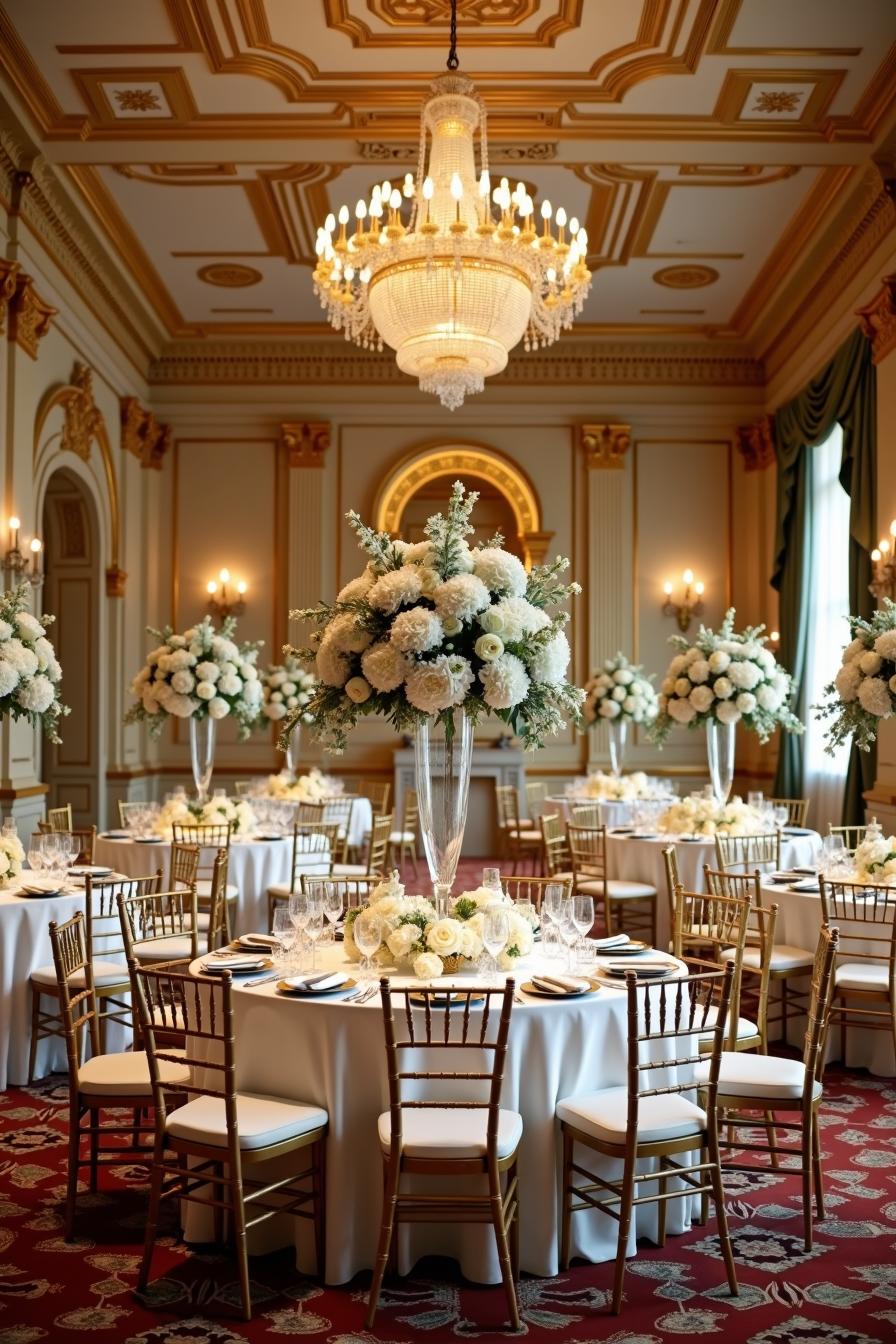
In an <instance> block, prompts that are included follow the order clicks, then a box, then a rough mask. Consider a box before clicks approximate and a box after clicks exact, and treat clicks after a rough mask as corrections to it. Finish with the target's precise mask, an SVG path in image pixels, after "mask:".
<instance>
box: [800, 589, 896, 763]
mask: <svg viewBox="0 0 896 1344" xmlns="http://www.w3.org/2000/svg"><path fill="white" fill-rule="evenodd" d="M849 628H850V632H851V634H852V636H853V638H852V643H850V644H847V646H846V648H845V649H844V650H843V655H842V658H841V660H840V662H841V666H840V670H839V671H838V673H837V675H836V676H835V677H834V680H833V681H832V682H831V684H830V685H829V686H825V688H824V693H825V695H826V696H828V697H829V698H828V700H827V701H826V702H825V703H824V704H821V705H815V706H814V708H815V709H816V711H817V716H816V717H817V718H819V719H823V718H830V719H831V720H832V722H831V723H829V724H828V728H827V740H828V750H829V751H831V752H833V750H834V749H835V748H836V747H839V746H840V745H841V744H842V743H844V742H846V741H847V740H848V739H849V738H850V737H851V738H852V740H853V741H854V742H855V744H856V746H857V747H858V748H859V749H860V750H861V751H870V749H871V744H872V743H873V742H874V740H875V739H876V737H877V734H878V724H879V723H880V721H881V719H889V718H890V716H891V715H892V714H894V713H896V602H892V601H891V600H890V598H888V597H885V598H884V599H883V602H882V604H881V606H880V609H879V610H878V611H876V612H875V613H874V615H873V616H872V617H871V619H870V620H868V621H865V620H862V618H861V617H859V616H850V618H849Z"/></svg>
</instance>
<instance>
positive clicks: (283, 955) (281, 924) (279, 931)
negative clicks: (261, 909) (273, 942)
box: [271, 905, 298, 963]
mask: <svg viewBox="0 0 896 1344" xmlns="http://www.w3.org/2000/svg"><path fill="white" fill-rule="evenodd" d="M271 932H272V934H273V935H274V937H275V938H276V939H277V943H278V954H277V959H278V960H279V961H282V962H284V963H286V962H287V960H288V958H289V954H290V952H291V951H292V949H293V947H294V946H295V942H296V936H297V933H298V930H297V929H296V926H295V924H294V923H293V921H292V916H291V914H290V911H289V907H288V906H285V905H278V906H276V907H275V909H274V918H273V921H272V923H271Z"/></svg>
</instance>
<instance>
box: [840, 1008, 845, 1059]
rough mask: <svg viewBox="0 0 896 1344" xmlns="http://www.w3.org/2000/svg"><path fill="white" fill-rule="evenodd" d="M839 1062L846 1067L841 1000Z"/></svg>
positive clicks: (843, 1015)
mask: <svg viewBox="0 0 896 1344" xmlns="http://www.w3.org/2000/svg"><path fill="white" fill-rule="evenodd" d="M840 1064H841V1066H842V1067H843V1068H844V1069H845V1068H846V1014H845V1013H844V1012H843V1001H842V999H841V1002H840Z"/></svg>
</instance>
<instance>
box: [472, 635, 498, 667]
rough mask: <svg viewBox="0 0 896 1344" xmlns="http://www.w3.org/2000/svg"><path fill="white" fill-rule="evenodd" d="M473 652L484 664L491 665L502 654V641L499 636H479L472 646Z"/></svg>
mask: <svg viewBox="0 0 896 1344" xmlns="http://www.w3.org/2000/svg"><path fill="white" fill-rule="evenodd" d="M473 652H474V653H475V654H476V656H477V658H481V659H482V661H483V662H484V663H491V662H493V661H494V660H495V659H496V658H498V657H500V655H501V654H502V653H503V652H504V641H503V639H501V637H500V635H480V636H479V638H478V639H477V641H476V643H475V644H474V645H473Z"/></svg>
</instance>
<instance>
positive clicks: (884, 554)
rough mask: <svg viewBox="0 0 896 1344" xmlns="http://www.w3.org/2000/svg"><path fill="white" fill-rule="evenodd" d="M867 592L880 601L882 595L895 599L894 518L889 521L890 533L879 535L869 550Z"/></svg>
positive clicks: (895, 547) (895, 519)
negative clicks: (884, 535) (869, 571)
mask: <svg viewBox="0 0 896 1344" xmlns="http://www.w3.org/2000/svg"><path fill="white" fill-rule="evenodd" d="M871 575H872V577H871V582H870V583H869V585H868V591H869V593H873V594H874V596H875V598H876V600H877V601H878V602H880V600H881V598H882V597H889V598H891V599H896V518H894V519H893V521H892V522H891V523H890V535H889V536H888V537H881V539H880V541H879V542H878V543H877V545H876V546H875V548H874V550H873V551H872V552H871Z"/></svg>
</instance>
